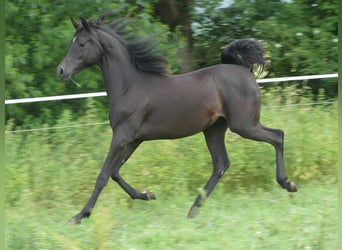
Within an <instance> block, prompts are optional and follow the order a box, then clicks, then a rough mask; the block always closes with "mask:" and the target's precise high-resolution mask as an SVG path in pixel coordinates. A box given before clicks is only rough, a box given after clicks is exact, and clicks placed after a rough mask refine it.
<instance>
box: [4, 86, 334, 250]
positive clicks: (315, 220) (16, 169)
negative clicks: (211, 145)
mask: <svg viewBox="0 0 342 250" xmlns="http://www.w3.org/2000/svg"><path fill="white" fill-rule="evenodd" d="M301 91H302V90H297V89H295V88H289V89H287V90H286V91H285V93H284V91H283V90H274V92H270V91H268V92H265V93H264V95H263V100H264V103H263V111H262V121H263V122H264V124H266V125H268V126H270V127H275V128H282V129H284V130H285V165H286V170H287V173H288V176H289V178H290V180H292V181H294V182H295V183H296V184H297V186H298V188H299V192H298V193H294V194H290V193H288V192H286V191H285V190H283V189H281V188H280V187H279V186H278V184H277V183H276V181H275V155H274V150H273V149H272V147H271V146H269V145H267V144H265V143H258V142H252V141H249V140H244V139H242V138H241V137H239V136H238V135H235V134H232V133H231V132H227V136H226V145H227V149H228V152H229V156H230V159H231V162H232V165H231V168H230V169H229V171H228V172H227V173H226V174H225V176H224V177H223V178H222V179H221V181H220V183H219V184H218V186H217V187H216V189H215V190H214V192H213V193H212V195H211V196H210V197H209V199H208V201H207V202H206V203H205V204H204V206H203V207H201V209H200V213H199V215H198V217H197V218H194V219H187V217H186V215H187V212H188V209H189V208H190V206H191V205H192V203H193V201H194V199H195V197H196V195H197V193H198V192H200V189H201V188H202V187H203V185H204V184H205V182H206V180H207V179H208V177H209V175H210V173H211V169H212V166H211V165H212V164H211V159H210V155H209V153H208V150H207V148H206V146H205V142H204V138H203V135H201V134H199V135H196V136H193V137H190V138H185V139H181V140H165V141H153V142H148V143H146V144H145V143H144V144H142V145H141V146H140V147H139V148H138V150H137V151H136V152H135V153H134V155H133V156H132V157H131V158H130V159H129V160H128V161H127V163H126V164H125V166H124V167H123V169H122V171H121V174H122V176H123V177H124V178H125V179H126V181H127V182H129V183H131V184H132V185H133V186H134V187H136V188H138V189H139V190H146V189H148V190H151V191H154V192H155V194H156V196H157V200H156V201H150V202H145V201H138V200H134V201H133V200H131V199H130V198H129V197H128V196H127V194H126V193H124V191H122V190H121V188H120V187H119V186H118V185H117V184H115V183H113V182H111V181H110V182H109V184H108V185H107V187H106V188H105V189H104V191H103V192H102V194H101V196H100V198H99V201H98V202H97V204H96V207H95V209H94V211H93V214H92V216H91V217H90V218H89V219H84V220H83V221H82V224H81V225H70V224H68V220H69V219H71V217H72V216H73V215H75V214H76V213H78V212H79V210H80V209H81V208H82V207H83V205H84V204H85V202H86V201H87V199H88V198H89V195H90V193H91V192H92V189H93V185H94V181H95V179H96V176H97V174H98V172H99V169H100V168H101V166H102V163H103V161H104V158H105V156H106V153H107V150H108V145H109V142H110V139H111V137H110V135H111V132H110V129H109V128H108V126H106V125H99V126H82V127H74V126H78V125H80V124H81V125H82V124H89V123H94V122H99V117H98V113H99V112H98V110H97V109H96V107H95V106H94V105H93V103H92V102H91V100H90V101H89V103H88V107H87V110H88V112H87V113H86V114H82V116H80V117H74V115H73V114H72V113H71V112H70V111H69V110H65V112H64V113H63V114H62V116H61V117H60V118H59V120H58V123H57V124H56V126H58V127H63V126H65V125H69V126H70V125H71V127H69V128H64V129H54V130H38V131H26V132H21V133H7V134H6V138H5V139H6V167H5V178H6V185H5V195H6V224H7V226H6V246H7V249H9V250H14V249H15V250H22V249H29V250H35V249H37V250H41V249H63V250H64V249H82V250H83V249H118V250H121V249H122V250H126V249H127V250H130V249H132V250H133V249H134V250H135V249H136V250H145V249H146V250H150V249H152V250H154V249H156V250H164V249H180V250H183V249H184V250H188V249H191V250H192V249H203V250H208V249H209V250H210V249H218V250H221V249H222V250H229V249H232V250H240V249H241V250H245V249H248V250H249V249H260V250H264V249H269V250H275V249H277V250H278V249H280V250H285V249H291V250H292V249H305V250H309V249H310V250H313V249H315V250H336V249H338V248H337V235H336V230H337V226H336V224H337V211H336V209H337V141H338V137H337V119H336V117H337V110H338V109H337V106H338V104H337V102H334V103H332V104H328V105H311V104H308V103H309V102H311V98H310V96H309V97H305V95H303V93H302V92H301ZM282 95H283V96H282ZM317 101H320V100H317ZM286 105H287V106H286ZM28 124H30V125H31V126H32V128H37V127H38V128H39V127H42V128H46V126H47V125H42V124H34V123H33V122H32V123H28ZM25 128H26V127H25ZM28 128H30V127H28ZM12 129H13V123H12V121H9V122H8V124H7V126H6V130H7V131H10V130H12ZM16 129H17V130H18V129H19V130H20V128H16Z"/></svg>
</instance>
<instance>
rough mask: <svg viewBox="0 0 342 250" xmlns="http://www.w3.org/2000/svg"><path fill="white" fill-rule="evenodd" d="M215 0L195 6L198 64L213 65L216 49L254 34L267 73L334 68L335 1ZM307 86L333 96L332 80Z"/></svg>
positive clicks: (304, 72) (293, 73)
mask: <svg viewBox="0 0 342 250" xmlns="http://www.w3.org/2000/svg"><path fill="white" fill-rule="evenodd" d="M220 2H221V1H219V0H203V1H200V4H198V7H199V10H198V12H197V13H198V15H195V17H194V24H193V25H194V37H195V41H196V42H195V50H196V52H195V54H196V55H197V58H196V59H197V61H198V65H199V66H200V67H204V66H207V65H212V64H216V63H218V62H219V54H218V53H217V51H220V49H222V47H223V46H225V45H226V44H228V43H229V42H231V41H233V40H234V39H238V38H246V37H254V38H256V39H259V40H262V41H264V44H265V48H266V56H267V57H268V60H269V64H268V67H267V72H268V77H281V76H296V75H310V74H328V73H336V72H337V66H338V61H337V60H338V57H337V55H338V49H337V47H338V31H337V28H338V21H337V17H338V11H337V10H338V8H337V7H338V1H337V0H333V1H328V2H327V1H326V2H324V3H323V2H317V1H300V0H297V1H296V0H294V1H282V0H277V1H267V0H256V1H255V0H247V1H246V0H236V1H234V2H233V3H232V4H231V5H228V6H226V7H221V8H217V6H219V3H220ZM297 84H298V83H297ZM307 84H308V85H309V86H311V88H312V90H313V92H314V94H316V95H317V94H318V90H319V88H321V87H320V86H322V85H323V86H324V88H325V94H326V96H327V97H336V96H337V84H336V80H335V79H333V80H331V79H321V80H311V81H308V83H307Z"/></svg>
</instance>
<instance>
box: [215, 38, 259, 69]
mask: <svg viewBox="0 0 342 250" xmlns="http://www.w3.org/2000/svg"><path fill="white" fill-rule="evenodd" d="M221 63H224V64H237V65H243V66H245V67H246V68H248V69H249V70H250V71H251V72H252V73H253V71H254V66H255V65H256V66H259V68H260V69H261V71H259V74H261V72H262V71H263V69H264V65H265V59H264V50H263V47H262V45H261V43H260V42H258V41H257V40H255V39H253V38H247V39H238V40H235V41H233V42H231V43H230V44H229V45H228V46H227V47H226V48H225V49H223V51H222V53H221Z"/></svg>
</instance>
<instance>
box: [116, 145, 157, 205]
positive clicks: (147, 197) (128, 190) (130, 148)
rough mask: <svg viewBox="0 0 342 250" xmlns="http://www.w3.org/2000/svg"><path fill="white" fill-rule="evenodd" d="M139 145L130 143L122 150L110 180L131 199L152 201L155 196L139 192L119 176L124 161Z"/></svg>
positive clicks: (150, 193) (147, 192)
mask: <svg viewBox="0 0 342 250" xmlns="http://www.w3.org/2000/svg"><path fill="white" fill-rule="evenodd" d="M139 144H140V143H132V144H129V145H128V146H127V147H125V148H124V150H123V151H122V154H121V155H120V158H119V159H118V160H119V161H118V162H117V165H115V167H114V171H113V173H112V174H111V178H112V179H113V181H115V182H117V183H118V184H119V185H120V187H121V188H122V189H123V190H125V191H126V193H127V194H128V195H129V196H130V197H131V198H132V199H140V200H154V199H155V196H154V194H153V193H152V192H150V191H145V192H140V191H138V190H136V189H135V188H133V187H132V186H130V185H129V184H128V183H127V182H126V181H125V180H124V179H122V177H121V176H120V174H119V171H120V167H121V166H122V165H123V164H124V163H125V161H126V160H127V159H128V158H129V157H130V155H131V154H132V153H133V152H134V150H135V149H136V148H137V147H138V145H139Z"/></svg>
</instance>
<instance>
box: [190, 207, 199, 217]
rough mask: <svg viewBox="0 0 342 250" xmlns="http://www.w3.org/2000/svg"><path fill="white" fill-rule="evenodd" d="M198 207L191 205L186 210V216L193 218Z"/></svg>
mask: <svg viewBox="0 0 342 250" xmlns="http://www.w3.org/2000/svg"><path fill="white" fill-rule="evenodd" d="M198 210H199V209H198V207H192V208H190V210H189V212H188V218H195V217H196V216H197V214H198Z"/></svg>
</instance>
